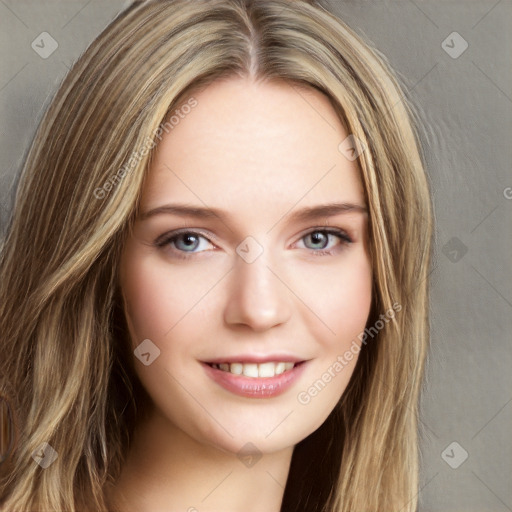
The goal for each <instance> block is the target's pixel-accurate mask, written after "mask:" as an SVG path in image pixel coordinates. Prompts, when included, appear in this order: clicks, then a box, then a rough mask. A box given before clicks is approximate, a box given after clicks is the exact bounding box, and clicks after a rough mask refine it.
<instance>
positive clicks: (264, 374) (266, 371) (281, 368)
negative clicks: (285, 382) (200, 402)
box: [207, 361, 304, 379]
mask: <svg viewBox="0 0 512 512" xmlns="http://www.w3.org/2000/svg"><path fill="white" fill-rule="evenodd" d="M303 362H304V361H302V362H297V363H293V362H290V361H287V362H284V361H276V362H273V361H269V362H266V363H259V364H256V363H207V364H208V366H210V367H212V368H215V369H216V370H221V371H223V372H226V373H231V374H233V375H243V376H244V377H252V378H254V379H256V378H260V379H261V378H270V377H275V376H276V375H281V374H282V373H286V372H289V371H290V370H292V369H293V368H294V367H295V366H298V365H300V364H302V363H303Z"/></svg>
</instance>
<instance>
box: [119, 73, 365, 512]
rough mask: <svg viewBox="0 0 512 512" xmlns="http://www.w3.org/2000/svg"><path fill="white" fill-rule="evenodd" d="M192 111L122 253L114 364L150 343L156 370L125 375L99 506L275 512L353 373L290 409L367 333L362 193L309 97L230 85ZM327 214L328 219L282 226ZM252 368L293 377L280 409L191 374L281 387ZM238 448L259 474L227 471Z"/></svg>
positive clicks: (242, 462) (159, 154)
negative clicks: (128, 394) (132, 426)
mask: <svg viewBox="0 0 512 512" xmlns="http://www.w3.org/2000/svg"><path fill="white" fill-rule="evenodd" d="M195 98H196V100H197V102H198V104H197V106H196V107H195V108H194V109H193V110H192V111H191V112H190V114H188V116H186V117H185V118H184V119H180V122H179V124H177V125H176V126H175V127H174V129H173V130H172V131H170V132H169V133H168V134H164V137H163V139H162V141H161V142H160V144H159V146H158V148H157V151H156V154H155V159H154V161H153V163H152V167H151V169H150V172H149V175H148V179H147V181H146V183H145V185H144V190H143V194H142V199H141V205H140V212H141V214H140V216H139V217H138V219H137V222H136V224H135V228H134V231H133V234H132V235H131V237H130V238H129V239H128V240H127V242H126V245H125V247H124V251H123V256H122V261H121V288H122V292H123V298H124V303H125V304H124V306H125V313H126V317H127V321H128V325H129V329H130V335H131V339H132V347H131V348H130V350H131V351H132V352H133V350H134V349H135V348H136V347H137V346H138V345H139V344H140V343H141V342H143V340H146V339H149V340H151V343H152V344H153V345H154V346H155V347H158V349H159V350H160V355H159V356H158V357H157V358H156V359H154V360H153V361H152V362H151V363H150V364H148V365H144V364H142V363H141V362H140V361H139V359H137V358H135V360H134V362H135V366H136V371H137V374H138V377H139V378H140V380H141V382H142V384H143V386H144V388H145V389H146V390H147V392H148V394H149V396H150V398H151V404H149V405H150V408H151V414H150V415H149V418H148V420H147V421H145V422H144V423H140V424H139V425H138V427H137V430H136V433H135V437H134V443H133V446H132V448H131V450H130V452H129V453H128V457H127V461H126V464H125V466H124V469H123V472H122V474H121V477H120V479H119V481H118V482H117V484H116V488H115V492H114V496H115V499H116V500H117V503H118V504H119V508H120V510H122V511H123V512H128V511H138V512H145V511H148V512H149V511H151V512H155V511H180V510H181V511H184V512H185V511H189V512H195V511H196V510H197V511H198V512H206V511H220V510H222V511H229V512H232V511H245V512H260V511H265V512H277V511H279V510H280V506H281V501H282V497H283V493H284V486H285V484H286V479H287V476H288V471H289V466H290V460H291V456H292V452H293V448H294V446H295V445H296V444H297V443H298V442H299V441H301V440H302V439H304V438H305V437H307V436H308V435H309V434H311V433H312V432H313V431H315V430H316V429H317V428H318V427H319V426H320V425H321V424H322V423H323V422H324V420H325V419H326V418H327V416H328V415H329V413H330V412H331V411H332V410H333V408H334V407H335V405H336V403H337V402H338V400H339V399H340V397H341V395H342V394H343V391H344V390H345V388H346V386H347V384H348V381H349V379H350V376H351V375H352V372H353V369H354V366H355V364H356V360H357V355H356V356H354V358H353V359H352V361H350V363H349V364H348V365H347V366H345V367H344V368H343V369H342V370H341V371H339V372H338V373H336V374H335V376H334V377H333V378H332V379H331V380H330V382H329V383H327V384H326V385H325V387H324V388H323V389H322V390H321V391H320V392H319V393H318V394H317V395H316V396H315V397H314V398H312V399H311V400H310V401H309V403H307V404H304V403H300V402H299V401H298V398H297V397H298V395H299V393H300V392H303V391H305V390H308V388H310V386H311V385H312V384H313V383H315V382H316V381H318V379H320V378H321V377H322V375H323V374H324V373H325V372H326V370H327V369H328V368H329V367H332V365H333V364H334V362H335V361H336V360H337V357H338V356H339V355H342V354H344V353H345V352H346V351H347V350H348V349H349V348H350V345H351V343H352V342H353V340H357V335H358V334H359V333H360V332H361V331H363V329H364V327H365V324H366V321H367V318H368V314H369V311H370V303H371V288H372V287H371V283H372V269H371V264H370V258H369V251H368V226H367V223H368V218H367V213H366V205H365V202H364V192H363V187H362V184H361V179H360V176H359V171H358V167H357V162H356V161H350V160H348V159H347V158H345V156H344V155H343V154H342V153H340V151H339V150H338V145H339V144H340V142H341V141H342V140H344V139H345V138H346V137H347V135H348V133H347V132H346V130H345V129H344V127H343V126H342V124H341V123H340V121H339V119H338V117H337V116H336V113H335V112H334V110H333V108H332V106H331V105H330V103H329V101H328V99H327V98H326V97H324V96H323V95H322V94H320V93H319V92H317V91H315V90H313V89H304V88H301V89H298V88H297V87H296V86H292V85H291V84H289V83H285V82H280V83H273V84H270V83H256V82H254V81H253V80H251V79H241V78H232V79H227V80H222V81H217V82H215V83H213V84H212V85H210V86H209V87H208V88H206V89H205V90H203V91H201V92H200V93H199V94H197V95H195ZM334 203H337V204H342V205H343V206H342V207H340V208H333V209H331V210H330V211H320V212H317V213H316V214H315V215H312V214H311V215H309V216H306V215H302V216H297V215H296V214H297V213H298V212H301V211H304V209H308V208H309V209H310V208H314V207H318V206H322V205H327V204H334ZM177 204H180V205H187V206H191V207H196V208H201V209H202V208H207V209H216V215H210V216H197V215H192V214H187V215H183V212H181V213H180V212H178V211H177V210H174V211H172V210H171V209H170V206H176V205H177ZM217 210H219V211H217ZM310 213H311V212H310ZM177 230H181V235H180V236H175V235H176V231H177ZM248 237H252V238H249V239H248V240H247V238H248ZM237 249H238V251H237ZM150 347H151V346H150ZM147 357H148V356H146V358H147ZM262 359H263V360H267V362H268V359H270V361H275V362H281V363H283V362H288V363H290V362H298V363H301V364H299V365H297V366H296V367H295V368H294V369H292V370H287V371H290V372H294V373H293V375H295V377H294V379H293V380H292V382H291V383H289V384H288V387H286V388H285V389H281V391H280V393H278V394H270V395H264V393H265V390H267V391H268V388H269V386H265V385H262V386H260V388H258V389H259V390H260V391H261V390H263V391H261V393H263V394H262V395H258V390H256V391H255V393H256V394H255V395H254V396H247V395H244V394H243V393H242V394H240V393H239V392H237V391H236V389H238V388H237V384H236V383H235V385H234V386H235V390H233V389H229V387H228V388H227V387H226V386H225V385H223V384H221V383H220V381H219V380H218V375H219V374H220V372H225V369H226V368H228V369H229V370H233V369H234V371H240V366H238V367H236V366H235V368H232V367H231V366H223V368H224V370H223V369H220V368H218V369H216V370H214V368H213V367H212V366H210V365H208V364H206V363H208V362H209V363H210V364H213V362H215V361H216V362H217V363H219V364H220V362H223V364H225V365H227V364H230V363H233V362H242V363H243V360H245V362H250V363H251V364H252V366H246V367H242V368H243V370H242V371H244V372H247V373H248V374H250V375H252V372H254V371H255V368H259V369H260V371H261V372H264V371H265V369H266V370H267V371H270V372H271V373H273V372H275V371H276V369H278V368H281V370H282V365H281V366H280V365H278V366H277V367H276V366H275V365H268V364H267V365H266V366H264V367H263V368H262V367H256V366H255V364H256V363H257V362H258V361H261V360H262ZM289 366H290V365H287V367H289ZM237 368H238V369H237ZM298 368H299V370H298ZM213 375H217V377H214V376H213ZM230 375H231V373H230ZM262 375H265V374H264V373H263V374H262ZM280 375H281V377H279V378H282V376H283V375H284V374H280ZM237 378H238V379H241V378H242V377H236V376H233V375H231V377H230V378H229V379H230V382H232V381H233V379H234V380H235V381H236V379H237ZM250 378H253V377H250V376H248V377H245V379H246V381H247V380H248V379H250ZM264 378H265V377H264V376H260V377H259V378H258V379H257V382H261V381H262V379H264ZM254 382H256V381H254ZM256 387H257V386H256ZM247 443H251V445H248V444H247ZM244 446H245V447H246V449H247V447H248V446H250V447H255V449H256V450H257V452H258V454H259V455H261V458H260V459H259V460H257V461H256V462H255V463H254V460H256V459H253V460H251V459H244V458H243V457H239V456H237V453H238V452H239V451H240V450H241V449H242V448H243V447H244ZM252 449H254V448H252Z"/></svg>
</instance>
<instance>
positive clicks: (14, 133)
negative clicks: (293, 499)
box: [0, 0, 512, 512]
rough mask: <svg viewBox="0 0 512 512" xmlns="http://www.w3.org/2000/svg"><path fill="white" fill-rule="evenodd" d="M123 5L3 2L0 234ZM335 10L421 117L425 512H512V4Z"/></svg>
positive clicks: (478, 0) (368, 5)
mask: <svg viewBox="0 0 512 512" xmlns="http://www.w3.org/2000/svg"><path fill="white" fill-rule="evenodd" d="M126 5H127V2H125V1H124V0H109V1H100V0H89V1H87V0H66V1H55V0H53V1H40V0H37V1H36V0H30V1H29V0H17V1H16V0H0V20H1V21H0V25H1V32H0V38H1V44H0V52H1V60H0V62H1V70H0V109H1V122H0V127H1V137H0V151H1V152H0V155H1V172H0V201H1V203H0V204H1V207H0V226H1V227H2V229H5V223H6V219H7V217H8V215H9V212H10V209H11V207H12V191H13V187H14V184H15V176H16V174H17V172H18V170H19V168H20V165H21V162H22V160H23V157H24V155H25V154H26V152H27V150H28V147H29V144H30V142H31V139H32V136H33V134H34V131H35V128H36V125H37V122H38V121H39V120H40V117H41V114H42V111H43V110H44V108H45V107H46V106H47V105H48V102H49V100H50V99H51V97H52V95H53V94H54V92H55V90H56V88H57V87H58V85H59V83H60V81H61V80H62V78H63V77H64V75H65V73H66V72H67V71H68V68H69V66H70V65H71V63H72V62H73V61H74V60H75V59H76V58H77V57H78V56H79V55H80V53H81V52H82V51H83V50H84V49H85V48H86V46H87V45H88V44H89V43H90V42H91V41H92V40H93V38H94V37H95V36H96V35H97V34H98V33H99V32H101V30H102V29H103V28H104V27H105V26H106V25H107V24H108V23H109V21H110V20H111V19H112V18H113V17H114V16H115V15H116V13H117V12H118V11H120V10H121V9H122V8H123V7H124V6H126ZM330 6H331V9H332V11H333V12H335V13H336V14H337V15H339V16H340V17H341V18H342V19H344V20H345V21H346V22H347V23H348V24H349V25H350V26H351V27H352V28H354V29H355V30H356V31H357V32H359V33H361V34H363V35H364V36H366V37H367V38H368V39H369V40H370V41H372V42H373V43H374V44H375V45H376V47H377V48H378V49H379V50H380V51H381V52H382V53H384V54H385V55H386V56H387V57H388V59H389V61H390V63H391V64H392V66H393V67H394V68H395V69H396V70H397V71H398V72H399V73H400V75H401V76H402V77H403V80H404V83H405V86H406V89H407V90H408V91H409V94H410V96H411V97H412V99H413V101H414V102H415V104H417V105H418V106H419V107H420V108H421V109H422V111H423V119H424V124H425V126H424V130H425V133H426V136H425V143H426V145H427V164H428V173H429V176H430V181H431V184H432V187H433V193H434V204H435V210H436V247H435V256H434V264H433V271H432V274H431V278H432V295H431V327H432V340H431V351H430V357H429V364H428V369H427V379H426V383H425V388H424V393H423V396H422V401H421V417H420V421H421V427H422V428H421V452H422V470H421V491H420V510H421V511H464V512H470V511H474V512H485V511H496V512H501V511H507V510H509V511H512V486H511V475H512V471H511V469H512V439H511V432H512V429H511V426H512V403H511V402H512V385H511V384H512V372H510V371H509V370H507V368H509V369H510V368H511V367H512V350H511V345H510V333H509V331H510V328H511V327H512V321H511V319H512V287H511V265H510V254H511V253H512V236H511V234H512V230H511V229H510V228H511V222H510V221H511V217H512V188H509V187H512V173H511V172H510V168H511V161H512V159H511V146H512V144H511V142H512V139H511V135H512V126H511V124H512V116H511V109H512V91H511V59H510V57H511V52H510V49H511V47H512V46H511V30H510V29H511V27H512V24H511V21H512V1H511V0H489V1H487V0H457V1H455V0H451V1H449V0H445V1H433V0H429V1H427V0H423V1H421V0H414V1H413V0H394V1H382V0H351V1H342V0H330ZM42 32H48V33H49V34H51V36H52V37H53V38H54V39H55V40H56V41H57V43H58V48H57V50H56V51H55V52H54V53H53V54H52V55H50V56H49V57H48V58H46V59H43V58H41V57H40V56H39V55H38V54H37V53H36V51H34V50H33V49H32V47H31V43H32V42H33V41H34V40H36V41H37V39H36V38H37V37H38V36H39V34H41V33H42ZM453 32H457V33H458V34H460V36H461V37H462V38H463V40H464V41H466V42H467V44H468V48H467V49H466V50H465V51H464V52H463V53H461V54H460V55H458V54H459V53H460V52H461V50H462V49H463V48H464V46H465V45H464V41H463V40H462V39H460V37H459V36H457V35H455V36H453V35H451V36H450V34H452V33H453ZM443 41H446V42H445V43H443ZM46 47H47V48H48V46H46ZM445 49H446V50H448V51H449V52H451V54H452V55H450V54H449V53H448V52H447V51H445ZM454 57H456V58H454ZM20 256H21V255H20ZM453 442H455V443H457V444H452V443H453ZM466 452H467V459H466V460H464V457H465V456H466ZM452 466H453V467H452ZM383 512H384V511H383ZM394 512H395V511H394Z"/></svg>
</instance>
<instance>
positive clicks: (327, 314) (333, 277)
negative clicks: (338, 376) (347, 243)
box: [300, 249, 372, 356]
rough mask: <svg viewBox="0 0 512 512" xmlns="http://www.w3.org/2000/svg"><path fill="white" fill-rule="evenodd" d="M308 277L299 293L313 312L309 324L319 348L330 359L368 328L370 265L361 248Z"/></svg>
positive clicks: (370, 284) (370, 294)
mask: <svg viewBox="0 0 512 512" xmlns="http://www.w3.org/2000/svg"><path fill="white" fill-rule="evenodd" d="M309 274H310V276H311V277H310V278H309V279H308V280H302V282H303V288H302V290H301V292H300V293H301V297H305V298H306V300H305V301H304V302H305V303H306V306H307V307H308V309H309V310H310V312H309V316H310V318H311V321H309V322H308V324H309V326H310V328H311V329H312V331H313V332H312V337H313V339H315V340H316V341H317V347H318V349H319V350H322V351H323V352H324V353H325V354H324V355H329V356H331V355H332V353H333V351H334V352H335V351H339V350H343V349H344V348H345V347H346V346H349V345H350V343H351V342H352V340H353V339H354V338H356V339H357V335H358V334H359V333H361V332H362V331H363V330H364V328H365V325H366V322H367V319H368V315H369V313H370V307H371V302H372V268H371V263H370V260H369V257H368V256H367V254H366V252H365V251H363V250H362V249H361V250H358V251H354V252H352V253H351V254H349V255H347V258H346V259H345V260H343V261H340V263H339V264H337V265H333V266H331V267H325V268H318V269H316V270H315V271H314V272H309Z"/></svg>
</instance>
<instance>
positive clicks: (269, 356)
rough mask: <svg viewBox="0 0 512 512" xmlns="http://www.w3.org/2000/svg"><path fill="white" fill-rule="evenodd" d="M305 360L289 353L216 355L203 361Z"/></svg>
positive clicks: (297, 361)
mask: <svg viewBox="0 0 512 512" xmlns="http://www.w3.org/2000/svg"><path fill="white" fill-rule="evenodd" d="M302 361H305V359H302V358H300V357H297V356H292V355H289V354H245V355H244V354H240V355H236V356H226V357H216V358H215V359H208V360H207V361H203V362H204V363H207V364H221V363H254V364H260V363H269V362H283V363H288V362H290V363H301V362H302Z"/></svg>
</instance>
